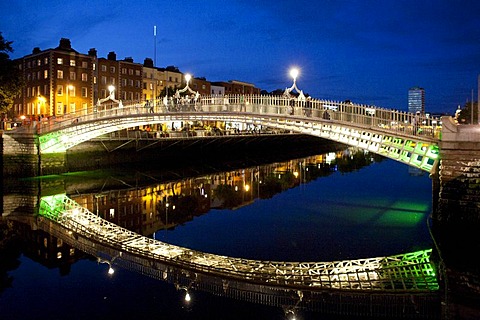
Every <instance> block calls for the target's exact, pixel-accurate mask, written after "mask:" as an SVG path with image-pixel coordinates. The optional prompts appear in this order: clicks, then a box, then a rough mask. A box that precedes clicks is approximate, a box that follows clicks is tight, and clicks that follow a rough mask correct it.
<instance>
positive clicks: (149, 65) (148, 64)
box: [143, 58, 153, 68]
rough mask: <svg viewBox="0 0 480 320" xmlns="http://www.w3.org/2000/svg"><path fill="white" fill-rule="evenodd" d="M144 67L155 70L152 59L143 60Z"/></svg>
mask: <svg viewBox="0 0 480 320" xmlns="http://www.w3.org/2000/svg"><path fill="white" fill-rule="evenodd" d="M143 66H144V67H147V68H153V60H152V59H151V58H145V60H143Z"/></svg>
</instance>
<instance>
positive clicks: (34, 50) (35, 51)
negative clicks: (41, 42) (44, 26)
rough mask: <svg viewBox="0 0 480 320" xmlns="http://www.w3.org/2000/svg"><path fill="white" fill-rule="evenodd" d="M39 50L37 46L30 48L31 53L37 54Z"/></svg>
mask: <svg viewBox="0 0 480 320" xmlns="http://www.w3.org/2000/svg"><path fill="white" fill-rule="evenodd" d="M40 52H41V50H40V48H39V47H35V48H33V50H32V53H33V54H37V53H40Z"/></svg>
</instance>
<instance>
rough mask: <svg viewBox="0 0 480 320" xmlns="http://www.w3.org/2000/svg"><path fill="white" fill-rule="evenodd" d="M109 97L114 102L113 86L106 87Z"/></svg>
mask: <svg viewBox="0 0 480 320" xmlns="http://www.w3.org/2000/svg"><path fill="white" fill-rule="evenodd" d="M108 92H109V95H108V96H109V97H110V99H112V100H115V86H114V85H113V84H111V85H109V86H108Z"/></svg>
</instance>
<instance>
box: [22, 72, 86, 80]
mask: <svg viewBox="0 0 480 320" xmlns="http://www.w3.org/2000/svg"><path fill="white" fill-rule="evenodd" d="M42 73H43V74H42ZM63 78H64V72H63V70H57V79H63ZM81 78H82V81H84V82H87V81H88V73H85V72H83V73H82V74H81ZM40 79H48V70H43V72H42V71H37V72H33V73H28V74H27V81H35V80H40ZM69 80H77V73H76V72H75V71H70V73H69Z"/></svg>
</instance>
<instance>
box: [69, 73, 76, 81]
mask: <svg viewBox="0 0 480 320" xmlns="http://www.w3.org/2000/svg"><path fill="white" fill-rule="evenodd" d="M76 78H77V74H76V73H75V71H70V80H76Z"/></svg>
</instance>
